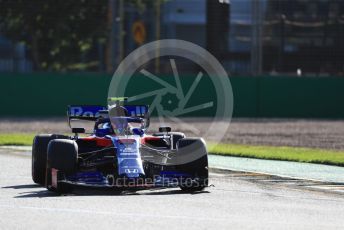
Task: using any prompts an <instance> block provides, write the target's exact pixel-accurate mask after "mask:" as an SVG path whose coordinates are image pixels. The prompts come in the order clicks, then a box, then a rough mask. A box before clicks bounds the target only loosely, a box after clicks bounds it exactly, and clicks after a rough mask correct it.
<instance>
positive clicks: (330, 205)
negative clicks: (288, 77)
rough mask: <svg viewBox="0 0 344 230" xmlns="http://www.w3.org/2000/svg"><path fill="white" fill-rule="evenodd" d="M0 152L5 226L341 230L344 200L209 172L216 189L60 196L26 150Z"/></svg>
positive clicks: (0, 213) (0, 215) (0, 207)
mask: <svg viewBox="0 0 344 230" xmlns="http://www.w3.org/2000/svg"><path fill="white" fill-rule="evenodd" d="M8 151H9V150H0V162H1V163H0V165H1V174H0V229H72V228H73V229H325V228H326V229H342V228H343V226H344V197H343V196H341V195H336V194H331V193H322V192H314V191H309V190H303V189H295V188H293V187H288V186H281V185H274V184H273V183H272V184H271V183H270V184H264V183H259V182H255V181H251V182H250V181H248V180H244V179H242V177H235V176H231V175H229V174H228V175H227V174H222V173H218V172H217V173H212V174H211V183H212V184H213V185H214V187H209V188H207V189H206V190H205V191H204V192H201V193H194V194H186V193H182V192H181V191H180V190H179V189H160V190H154V191H140V192H136V193H133V192H131V193H124V194H122V195H114V194H112V193H111V192H107V191H96V190H76V192H75V194H73V195H72V194H69V195H66V196H56V195H55V194H54V193H51V192H48V191H46V190H45V189H44V188H41V187H38V186H36V185H34V184H33V182H32V181H31V175H30V166H31V161H30V160H31V158H30V155H29V154H28V153H23V152H13V150H12V152H11V153H9V152H8Z"/></svg>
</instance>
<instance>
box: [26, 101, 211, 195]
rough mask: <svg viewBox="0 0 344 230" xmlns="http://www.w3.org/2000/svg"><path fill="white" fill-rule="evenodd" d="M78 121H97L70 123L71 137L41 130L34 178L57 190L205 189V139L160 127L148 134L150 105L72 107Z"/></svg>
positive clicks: (70, 112)
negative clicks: (86, 125) (89, 125)
mask: <svg viewBox="0 0 344 230" xmlns="http://www.w3.org/2000/svg"><path fill="white" fill-rule="evenodd" d="M67 115H68V120H69V124H70V123H71V122H73V121H74V120H89V121H93V122H94V130H93V132H92V133H91V134H90V135H88V136H85V135H83V137H81V136H79V134H81V133H85V129H84V128H80V127H77V128H72V132H73V133H74V135H73V136H65V135H58V134H40V135H37V136H36V137H35V138H34V141H33V148H32V179H33V181H34V182H35V183H37V184H40V185H42V186H45V187H46V188H47V189H48V190H51V191H54V192H57V193H69V192H71V191H72V190H73V188H75V187H76V186H86V187H106V188H113V189H114V190H115V191H123V190H132V189H133V190H139V189H150V188H161V187H180V188H181V189H182V190H184V191H189V192H194V191H201V190H203V189H204V188H205V187H207V186H208V153H207V150H206V145H205V142H204V141H203V139H202V138H187V137H185V135H184V134H183V133H180V132H171V128H170V127H160V128H159V132H157V133H153V134H152V135H147V134H146V131H147V128H148V126H149V123H150V122H149V121H150V119H149V113H148V106H145V105H123V106H120V105H114V106H112V107H109V108H106V107H103V106H69V107H68V111H67Z"/></svg>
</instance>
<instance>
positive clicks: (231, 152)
mask: <svg viewBox="0 0 344 230" xmlns="http://www.w3.org/2000/svg"><path fill="white" fill-rule="evenodd" d="M208 150H209V153H210V154H217V155H224V156H236V157H248V158H258V159H269V160H284V161H297V162H307V163H316V164H328V165H338V166H344V151H335V150H325V149H312V148H301V147H282V146H281V147H279V146H256V145H239V144H218V145H213V144H209V145H208Z"/></svg>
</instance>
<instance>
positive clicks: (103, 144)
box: [82, 137, 112, 147]
mask: <svg viewBox="0 0 344 230" xmlns="http://www.w3.org/2000/svg"><path fill="white" fill-rule="evenodd" d="M82 140H84V141H95V142H96V144H97V146H100V147H109V146H111V145H112V141H111V140H110V139H107V138H103V137H83V138H82Z"/></svg>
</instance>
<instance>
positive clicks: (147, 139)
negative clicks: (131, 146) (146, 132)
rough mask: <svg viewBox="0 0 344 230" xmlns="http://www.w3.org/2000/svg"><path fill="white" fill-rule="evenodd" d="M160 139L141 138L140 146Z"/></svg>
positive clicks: (152, 137)
mask: <svg viewBox="0 0 344 230" xmlns="http://www.w3.org/2000/svg"><path fill="white" fill-rule="evenodd" d="M160 139H161V138H160V137H154V136H147V137H143V138H141V144H146V141H158V140H160Z"/></svg>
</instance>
